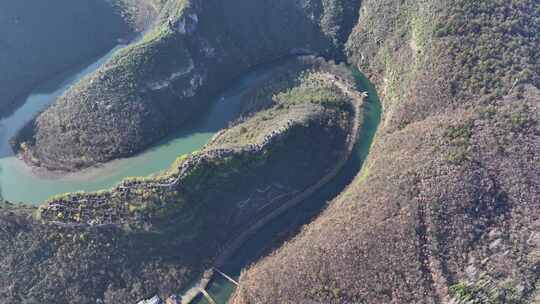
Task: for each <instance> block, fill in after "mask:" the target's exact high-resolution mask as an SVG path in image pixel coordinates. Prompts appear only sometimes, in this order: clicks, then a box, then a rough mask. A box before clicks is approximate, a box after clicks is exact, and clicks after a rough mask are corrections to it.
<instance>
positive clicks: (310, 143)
mask: <svg viewBox="0 0 540 304" xmlns="http://www.w3.org/2000/svg"><path fill="white" fill-rule="evenodd" d="M61 2H64V1H59V2H58V3H61ZM21 3H24V2H21ZM77 3H78V4H80V5H83V4H84V5H86V4H88V6H87V7H86V8H87V9H82V12H81V11H79V10H78V9H80V7H77V5H76V4H77ZM98 3H101V2H92V4H89V2H86V1H84V0H80V1H79V2H76V1H70V2H69V3H67V2H66V3H64V4H65V5H66V9H65V10H64V11H61V10H59V12H61V13H62V14H60V15H59V16H60V17H59V18H57V19H59V20H58V22H59V23H61V25H58V24H56V23H51V27H50V28H48V27H44V32H46V33H49V32H50V31H55V30H56V29H57V28H58V27H66V28H68V30H67V34H66V33H64V34H65V35H66V36H65V37H68V38H62V39H64V40H62V39H60V40H62V43H58V45H60V46H62V47H58V45H57V46H54V43H50V44H52V46H51V45H47V48H49V47H50V50H49V51H46V52H42V54H37V52H32V54H31V55H32V56H35V58H34V59H35V61H32V64H29V65H28V66H26V65H23V64H21V65H20V67H21V69H20V71H15V72H14V73H13V74H1V75H0V94H2V90H5V91H6V96H9V94H12V95H13V96H15V95H17V94H20V93H19V91H20V92H24V91H25V90H27V89H28V87H27V86H28V85H31V84H30V82H27V79H26V78H25V77H26V76H27V75H28V74H27V73H28V71H33V70H34V69H35V71H36V75H38V74H39V75H41V76H39V77H46V76H49V74H48V72H47V73H43V74H40V73H41V72H40V71H41V70H40V69H42V68H43V66H44V65H47V66H46V69H47V71H49V72H51V71H52V70H55V69H56V68H59V66H58V65H57V64H59V65H62V64H63V63H64V60H62V58H61V54H62V50H64V48H63V47H64V46H65V45H68V46H71V43H73V41H79V42H80V43H79V44H77V45H76V46H73V49H71V51H73V54H69V56H73V58H71V57H69V56H68V57H69V59H70V60H68V57H66V58H65V61H66V62H68V61H69V62H70V64H76V61H77V62H78V61H79V60H83V59H84V58H90V57H91V55H90V54H89V53H86V52H90V51H92V52H93V51H96V52H97V53H99V52H100V51H99V50H98V47H99V48H103V49H107V48H109V47H111V46H113V45H114V44H115V41H116V39H117V38H119V37H124V36H125V34H126V33H134V32H140V31H141V30H142V29H146V31H145V32H144V35H142V36H141V37H140V38H139V39H137V40H136V41H134V42H133V43H130V44H129V45H128V46H126V47H125V48H123V49H121V50H120V51H118V52H116V53H115V54H114V55H113V57H112V58H111V59H110V60H109V61H107V62H106V63H105V64H104V65H103V66H101V67H100V68H99V69H98V70H96V71H95V72H93V73H91V74H89V75H87V76H86V77H84V78H83V79H82V80H81V81H79V82H78V83H77V84H75V85H74V86H72V87H70V88H69V89H68V90H67V91H66V92H64V94H63V95H62V96H60V97H59V98H58V99H57V100H56V101H55V102H54V103H53V104H52V105H51V106H50V107H49V108H47V109H46V110H45V111H44V112H43V113H41V114H39V115H38V116H37V117H36V118H35V119H34V121H32V122H31V123H30V124H28V126H27V128H25V129H24V130H23V132H21V133H20V134H19V136H18V137H17V138H16V140H15V141H14V144H15V147H16V148H17V149H18V150H19V152H20V154H19V155H21V156H22V157H24V159H25V160H26V161H27V162H28V163H31V164H32V165H37V166H42V167H45V168H49V169H61V170H66V171H76V170H78V169H81V168H86V167H89V166H93V165H96V164H100V163H104V162H107V161H110V160H112V159H115V158H119V157H125V156H130V155H133V154H135V153H137V152H139V151H141V150H143V149H145V148H147V147H151V146H152V145H154V144H156V143H157V142H158V141H159V140H160V139H162V138H164V137H166V136H167V135H168V134H170V133H171V132H173V131H174V130H178V129H182V128H183V127H184V126H185V124H186V123H187V122H189V121H190V120H191V119H194V118H196V117H199V116H201V113H203V112H204V111H205V110H207V109H208V107H209V104H210V100H212V97H215V96H216V95H217V94H218V93H219V92H220V91H222V89H224V88H225V87H227V86H229V84H230V83H231V82H233V80H234V79H235V78H237V77H238V76H239V75H241V74H242V73H245V72H247V71H250V70H252V69H253V68H254V67H255V66H260V65H264V64H270V63H274V62H276V61H275V60H276V59H278V58H282V57H287V56H292V55H298V54H303V53H316V54H319V55H323V56H325V57H326V58H327V59H337V60H344V61H345V62H348V63H349V64H350V65H352V66H353V67H355V68H357V69H358V70H359V71H361V72H363V73H364V74H365V75H366V76H368V78H369V79H370V80H372V81H373V83H374V84H375V85H376V87H377V89H378V92H379V94H380V97H381V101H382V106H383V113H382V119H381V122H380V125H379V127H378V129H377V133H376V136H375V139H374V140H373V142H372V144H371V145H369V144H368V150H369V157H368V158H367V160H366V162H365V163H364V164H363V167H362V169H361V171H360V172H357V175H356V177H355V178H354V180H353V181H352V182H351V184H350V185H349V186H348V187H347V188H346V189H345V190H344V191H343V192H342V193H341V194H340V195H339V196H337V197H336V198H335V199H333V200H332V201H331V202H329V203H328V205H327V206H326V208H324V210H323V211H321V212H320V214H317V215H316V217H315V218H314V219H313V221H312V222H311V223H309V224H308V225H306V226H305V227H303V228H302V229H301V231H300V232H299V233H298V234H297V235H295V236H292V238H291V239H290V240H288V241H286V242H285V243H284V244H283V245H281V246H280V247H279V248H277V249H276V250H275V251H274V252H272V253H269V254H268V255H266V256H265V257H263V258H261V259H260V260H259V261H257V262H256V263H255V264H253V265H251V266H249V267H248V268H246V269H245V270H244V271H243V273H242V275H241V277H240V279H239V286H238V288H237V290H236V292H235V294H234V295H233V297H232V298H231V299H230V303H234V304H247V303H252V304H254V303H257V304H258V303H265V304H266V303H279V304H281V303H452V304H461V303H475V304H476V303H478V304H481V303H482V304H483V303H490V304H492V303H493V304H499V303H500V304H502V303H514V304H516V303H518V304H522V303H523V304H524V303H537V302H538V301H539V300H540V293H539V292H538V291H537V289H538V287H539V282H538V279H539V276H540V271H539V267H540V265H539V263H540V211H539V210H540V206H539V205H540V153H539V152H540V125H539V119H540V111H539V107H540V58H539V56H540V55H539V52H538V49H539V47H540V35H539V34H538V33H540V17H539V16H540V5H539V4H538V1H536V0H509V1H502V0H478V1H473V0H433V1H428V0H400V1H395V0H363V1H357V0H294V1H292V0H275V1H263V0H230V1H221V0H220V1H218V0H207V1H205V0H153V1H151V0H122V1H118V2H117V1H112V2H111V1H104V2H103V3H104V4H103V7H101V6H99V5H101V4H98ZM2 5H6V6H5V7H6V8H7V7H8V6H9V5H15V4H0V25H1V24H2V22H7V21H6V20H8V21H9V22H11V23H13V22H19V21H21V22H22V19H20V20H19V19H18V17H16V16H17V14H13V15H11V16H10V17H9V18H7V19H6V18H4V16H5V14H4V15H2V13H3V12H9V10H2ZM72 5H74V6H72ZM94 5H97V6H99V8H100V9H102V10H101V11H100V10H98V11H95V10H93V8H95V7H94ZM13 7H16V6H13ZM18 7H19V9H21V7H26V8H27V6H24V5H23V6H18ZM34 8H39V6H35V7H34ZM91 8H92V9H91ZM40 10H41V11H43V12H45V11H46V8H42V9H40ZM75 11H76V12H77V13H76V14H75V13H73V12H75ZM64 13H66V14H67V15H70V14H71V15H73V14H75V16H80V19H81V20H88V22H89V23H88V24H86V25H88V27H81V28H78V27H77V28H69V26H67V25H65V24H64V23H63V22H67V21H70V20H71V19H69V18H68V17H65V16H64V15H63V14H64ZM79 13H80V14H81V15H78V14H79ZM33 14H37V15H39V12H33ZM88 14H98V15H99V16H102V15H100V14H103V16H105V17H103V18H105V19H103V20H109V19H108V18H110V22H111V24H115V26H113V27H111V28H109V29H108V31H103V32H102V30H103V28H102V27H101V25H97V24H96V22H97V21H99V20H98V19H93V18H91V17H88V16H87V15H88ZM14 16H15V17H14ZM94 16H95V15H94ZM83 17H84V18H83ZM85 18H87V19H85ZM18 20H19V21H18ZM36 20H37V19H36ZM11 23H10V24H11ZM68 23H69V22H68ZM103 23H104V24H105V23H106V22H103ZM6 24H8V23H6ZM13 24H15V23H13ZM25 24H26V25H31V24H32V23H25ZM26 25H25V26H26ZM33 27H35V26H30V27H28V28H25V29H24V30H25V33H26V34H27V33H29V32H33V31H34V30H33ZM11 28H16V27H11ZM71 30H73V31H71ZM0 31H2V29H0ZM8 34H9V33H7V34H6V35H7V36H5V37H10V39H11V38H13V37H15V38H16V36H13V37H12V36H10V35H8ZM79 35H86V36H88V37H91V36H92V37H93V35H96V36H99V39H97V38H96V39H97V40H96V41H98V42H99V43H96V44H95V45H92V47H91V48H87V47H85V46H87V43H89V42H90V39H88V40H87V39H85V38H81V37H79ZM101 35H103V36H101ZM60 36H62V35H60ZM73 36H76V37H75V38H74V37H73ZM21 37H22V38H20V39H21V40H20V41H18V42H20V45H19V47H20V46H23V45H25V44H24V43H22V42H24V41H26V39H29V38H28V37H29V36H28V35H21ZM62 37H64V36H62ZM15 38H13V39H14V41H16V40H17V39H15ZM86 38H87V37H86ZM94 38H95V37H94ZM73 39H75V40H73ZM77 39H81V40H77ZM23 40H24V41H23ZM21 41H22V42H21ZM28 41H29V42H27V43H29V44H28V45H33V44H34V43H36V44H41V43H44V42H43V41H41V40H39V41H33V40H31V39H30V40H28ZM2 42H3V40H2V37H0V64H2V67H3V66H4V63H6V64H8V65H6V66H9V67H10V68H11V69H13V70H16V69H17V65H16V64H14V63H15V62H18V60H19V57H18V56H19V53H21V54H22V51H17V52H11V51H10V52H3V53H2V50H8V48H3V49H2V46H3V45H2ZM25 43H26V42H25ZM4 44H5V43H4ZM12 45H15V44H14V43H12V42H10V43H9V46H10V47H11V46H12ZM4 46H5V45H4ZM79 47H82V48H83V49H84V50H80V49H79ZM94 47H95V48H94ZM21 49H22V50H23V51H25V50H24V48H21ZM28 50H30V49H28ZM58 50H60V51H58ZM55 51H57V52H58V54H54V56H53V57H51V58H53V59H54V60H52V59H50V62H46V61H47V60H46V59H44V58H47V57H43V56H42V55H46V54H50V53H54V52H55ZM6 54H7V55H6ZM36 54H37V55H36ZM57 56H58V57H57ZM293 57H295V56H293ZM34 59H33V60H34ZM71 60H73V61H71ZM297 60H299V61H297ZM303 60H304V59H300V58H295V59H292V61H293V64H292V65H291V66H289V65H285V66H284V69H281V70H279V69H278V71H277V72H276V73H277V74H276V75H274V76H276V77H272V78H270V79H266V80H265V81H261V82H255V83H254V84H253V88H252V91H251V92H249V93H248V94H244V95H242V96H241V97H242V102H246V104H245V105H244V106H245V107H243V112H242V115H241V117H238V119H236V120H235V121H231V122H230V125H229V126H228V127H227V128H225V129H223V130H221V131H220V132H218V133H217V135H216V136H215V137H214V138H213V139H212V140H210V142H209V143H208V144H207V145H206V146H204V148H202V150H201V151H195V152H193V153H191V154H189V155H182V156H179V158H178V159H177V161H176V162H175V163H174V164H172V165H171V167H170V168H169V170H167V171H165V172H160V173H157V174H155V175H153V176H150V177H146V178H142V177H139V178H131V179H126V180H125V181H123V182H122V183H120V184H119V185H117V186H116V187H114V188H113V189H110V190H103V191H98V192H92V193H84V192H82V193H68V194H65V195H58V196H56V197H52V198H51V199H50V200H49V201H47V202H44V204H43V205H42V206H40V207H34V206H26V205H20V204H17V205H14V204H11V203H2V204H0V303H2V301H4V302H5V303H43V302H47V303H115V304H116V303H137V302H138V301H141V300H143V299H146V298H150V297H152V296H154V295H158V296H159V297H161V298H162V299H168V300H169V302H171V303H175V302H174V301H176V300H174V298H172V297H171V298H169V296H170V295H172V294H174V295H178V294H180V293H181V292H182V290H184V289H185V288H188V287H190V286H191V285H192V283H193V281H194V280H197V279H198V278H200V276H201V273H203V271H204V270H205V269H208V268H209V267H211V266H212V265H213V261H214V259H215V258H216V256H218V255H219V254H220V253H221V252H222V251H223V248H224V246H226V244H227V243H228V242H230V241H231V237H233V236H234V235H236V234H237V233H238V230H242V229H249V226H250V224H253V222H254V221H256V220H257V219H259V218H260V217H262V216H264V215H265V214H268V213H271V212H272V211H274V210H276V209H278V208H280V207H281V206H282V205H283V204H286V203H287V202H288V201H290V200H294V198H295V197H297V195H298V194H299V193H302V191H305V190H306V189H309V188H310V186H312V185H317V184H318V183H319V182H320V181H321V180H323V179H324V177H325V176H327V174H328V172H332V171H333V170H334V169H336V168H334V166H336V164H339V163H340V161H342V160H343V157H344V155H347V153H344V152H347V151H348V147H349V146H350V143H351V140H354V139H353V138H352V137H355V136H353V134H356V132H355V129H356V128H355V126H354V125H355V124H354V123H353V121H355V119H354V118H356V120H358V117H359V115H360V116H362V115H363V114H364V113H361V111H360V112H358V111H354V107H351V105H353V100H352V99H351V98H350V94H347V93H348V90H350V88H355V84H354V81H353V79H354V77H352V76H351V71H349V70H348V69H344V67H343V66H342V65H341V66H338V65H335V64H334V63H327V62H325V61H324V60H320V59H314V58H309V59H305V60H306V61H303ZM11 61H13V63H12V62H11ZM83 61H84V60H83ZM44 62H46V63H44ZM299 62H300V64H299ZM48 64H51V65H50V66H48ZM298 64H299V66H298ZM53 66H54V68H53ZM62 68H63V67H62ZM59 69H60V68H59ZM286 71H288V72H286ZM1 72H2V71H0V73H1ZM19 72H20V74H18V73H19ZM25 73H26V74H25ZM54 73H56V72H54ZM10 75H15V76H16V75H18V76H17V77H19V78H16V80H14V79H15V76H13V78H10V77H11V76H10ZM51 75H52V74H51ZM2 77H4V78H2ZM4 80H5V81H7V82H2V81H4ZM35 80H36V81H37V80H38V79H37V78H36V79H35ZM4 83H6V85H4ZM12 83H14V85H11V84H12ZM10 86H12V87H10ZM344 87H345V88H347V89H343V88H344ZM355 89H357V88H355ZM351 90H352V89H351ZM14 92H15V93H14ZM355 94H358V96H361V95H360V92H357V91H355ZM370 94H371V93H370ZM2 104H3V103H2ZM362 109H363V108H362ZM362 111H363V110H362ZM361 118H365V117H363V116H362V117H361ZM359 120H360V122H359V123H360V124H361V125H362V124H365V123H366V122H365V121H364V120H363V119H359ZM359 140H360V141H362V140H369V142H368V143H371V138H365V137H362V136H359ZM369 146H371V147H370V148H369ZM349 152H350V151H349ZM366 153H367V152H366ZM29 191H31V189H30V190H29ZM289 199H290V200H289ZM310 199H311V198H308V199H307V200H306V201H305V203H306V204H309V203H310V202H311V201H310ZM282 232H283V233H284V234H285V235H286V234H287V233H291V234H293V233H294V232H295V231H294V229H293V231H282ZM279 237H280V236H278V238H279ZM263 247H264V246H263Z"/></svg>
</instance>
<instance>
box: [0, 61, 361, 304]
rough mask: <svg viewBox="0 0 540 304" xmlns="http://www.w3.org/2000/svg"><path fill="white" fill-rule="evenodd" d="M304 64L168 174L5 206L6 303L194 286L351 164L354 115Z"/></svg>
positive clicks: (93, 298) (263, 90) (1, 230)
mask: <svg viewBox="0 0 540 304" xmlns="http://www.w3.org/2000/svg"><path fill="white" fill-rule="evenodd" d="M304 66H305V65H304V63H301V64H300V65H299V67H298V69H296V70H294V69H292V70H286V74H285V75H281V76H280V75H275V78H273V79H269V80H268V81H267V82H266V83H264V84H261V85H260V87H259V93H255V94H250V95H246V96H245V102H246V104H247V103H249V104H252V105H253V104H260V105H261V106H260V107H258V108H259V110H258V111H257V112H253V111H246V112H245V113H244V117H243V118H242V119H240V120H238V121H237V122H235V123H234V124H233V125H231V127H230V128H228V129H226V130H224V131H222V132H219V133H218V134H217V135H216V136H215V138H214V139H213V140H212V141H211V142H210V143H209V144H208V145H207V146H205V147H204V149H203V150H202V151H198V152H194V153H193V154H191V155H184V156H181V157H179V158H178V160H177V162H176V163H175V164H173V165H172V166H171V168H170V170H168V171H166V172H162V173H161V174H159V175H155V176H151V177H147V178H133V179H128V180H125V181H124V182H122V183H121V184H119V185H118V186H116V187H115V188H113V189H111V190H106V191H100V192H96V193H72V194H66V195H60V196H58V197H54V198H51V199H50V201H48V202H47V203H46V204H44V205H42V206H41V207H39V208H37V209H36V208H27V207H24V206H15V205H10V204H3V205H2V206H1V207H0V244H1V245H2V246H0V260H1V262H0V298H2V299H3V300H5V301H6V302H7V303H16V302H22V303H38V302H39V303H41V302H47V303H96V302H97V303H111V304H112V303H114V304H118V303H135V302H136V301H139V300H141V299H144V298H148V297H150V296H153V295H155V294H158V295H160V296H162V297H163V298H165V297H167V296H169V295H171V294H176V293H178V292H180V291H181V290H182V288H185V287H187V286H188V284H189V283H190V282H191V281H192V280H193V279H194V278H196V276H198V275H200V274H201V273H202V271H203V269H205V268H207V267H209V265H210V264H211V263H212V260H213V259H214V258H215V257H216V256H218V255H219V254H220V253H221V251H222V250H223V248H224V247H226V246H227V244H228V242H229V241H231V239H233V238H234V237H235V236H236V235H238V234H240V233H241V232H242V231H243V230H244V229H246V228H249V227H250V226H251V225H252V224H254V223H256V222H257V221H258V220H259V219H260V218H262V217H264V216H265V215H267V214H268V213H271V212H272V211H273V210H275V209H276V208H278V207H280V206H282V205H283V204H286V203H287V202H289V201H290V200H292V199H294V198H295V197H296V196H297V195H300V194H301V193H302V192H303V191H306V189H308V188H310V187H311V186H312V185H315V184H317V183H319V182H320V180H321V179H323V178H324V177H325V176H326V175H327V174H329V172H332V171H333V170H335V168H334V167H335V166H337V164H339V163H341V162H342V160H343V159H346V158H347V157H348V155H349V154H350V150H349V149H350V147H352V146H353V144H354V137H355V136H354V134H356V131H355V130H356V127H358V124H359V123H361V122H362V121H361V120H362V117H363V115H362V113H361V111H359V110H358V109H357V108H356V107H357V106H358V105H357V104H355V106H356V107H355V108H353V107H352V103H353V101H352V100H351V99H350V97H349V96H348V95H347V94H346V93H345V92H344V91H343V89H341V88H340V87H339V86H337V85H335V84H334V83H333V82H331V81H329V80H327V78H325V77H327V75H328V71H326V70H324V69H323V70H319V68H317V67H316V66H313V67H314V68H317V69H316V70H312V69H308V70H306V69H305V68H304ZM308 66H311V65H310V64H308ZM342 71H343V72H345V71H346V70H342ZM345 73H349V72H348V71H347V72H345ZM342 79H343V80H342V81H347V80H346V79H347V77H344V78H342ZM276 83H281V85H279V86H274V84H276ZM268 99H270V102H268ZM263 104H264V106H263Z"/></svg>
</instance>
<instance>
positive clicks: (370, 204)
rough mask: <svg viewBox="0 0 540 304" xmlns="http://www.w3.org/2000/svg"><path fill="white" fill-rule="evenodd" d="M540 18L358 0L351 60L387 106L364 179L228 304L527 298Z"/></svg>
mask: <svg viewBox="0 0 540 304" xmlns="http://www.w3.org/2000/svg"><path fill="white" fill-rule="evenodd" d="M539 13H540V6H539V5H538V3H537V2H535V1H362V5H361V8H360V16H359V22H358V24H357V26H356V27H355V29H354V31H353V33H352V34H351V36H350V38H349V41H348V42H347V50H348V55H349V58H350V61H351V63H353V64H355V65H356V66H358V67H359V68H360V69H361V70H362V71H365V72H367V73H368V74H369V75H370V76H371V78H372V79H373V80H375V81H376V85H377V87H378V89H379V93H380V94H381V95H382V102H383V106H384V113H383V122H382V123H381V128H380V129H379V132H378V134H377V138H376V140H375V143H374V145H373V147H372V150H371V152H370V157H369V158H368V161H367V164H366V165H365V166H364V169H363V174H360V175H359V176H357V178H356V180H355V181H354V182H353V183H352V184H351V185H350V186H349V188H348V189H347V190H346V191H344V192H343V193H342V194H341V195H340V197H339V198H337V199H336V200H335V201H333V202H332V203H331V204H330V207H329V208H328V209H327V210H326V211H324V212H323V213H322V214H321V215H320V216H319V217H318V218H317V220H315V221H314V222H313V223H312V224H310V225H308V226H307V227H305V229H303V231H302V232H301V233H300V235H299V236H297V237H295V238H293V239H292V240H290V242H288V243H287V244H286V245H284V246H283V247H282V248H280V249H278V250H277V251H276V252H274V253H273V254H271V255H270V256H269V257H267V258H265V259H263V260H262V261H260V262H259V263H257V264H256V265H254V266H253V267H251V268H250V269H249V270H247V271H246V272H245V273H244V274H243V275H242V277H241V280H240V288H239V289H238V291H237V294H236V297H235V298H234V300H232V302H233V303H235V304H236V303H445V302H448V301H450V302H452V303H529V302H534V301H535V300H534V299H535V297H536V296H535V290H536V287H537V284H538V283H537V282H538V275H539V273H538V263H539V262H540V260H539V256H540V255H539V253H540V238H539V236H540V234H539V229H540V227H539V212H538V208H539V205H538V204H539V202H540V184H539V182H540V175H539V172H540V167H539V164H540V162H539V159H540V155H539V147H540V146H539V144H540V129H539V125H538V119H539V113H540V111H539V106H540V105H539V102H540V91H539V85H540V82H539V80H540V78H539V76H540V74H539V73H540V70H539V67H540V65H539V64H540V62H539V53H538V51H537V50H538V47H539V45H540V40H539V39H540V37H539V35H538V33H539V29H540V28H539V27H540V19H539V17H538V16H540V14H539ZM536 299H537V298H536ZM536 301H537V300H536Z"/></svg>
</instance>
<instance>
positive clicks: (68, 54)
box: [0, 0, 132, 116]
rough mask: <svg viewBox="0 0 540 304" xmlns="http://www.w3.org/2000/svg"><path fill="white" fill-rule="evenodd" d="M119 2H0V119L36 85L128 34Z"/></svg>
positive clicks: (99, 51)
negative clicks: (0, 68)
mask: <svg viewBox="0 0 540 304" xmlns="http://www.w3.org/2000/svg"><path fill="white" fill-rule="evenodd" d="M118 2H119V1H116V2H115V1H106V0H98V1H89V0H83V1H69V0H58V1H52V2H51V1H48V2H45V1H2V3H0V66H1V67H2V70H1V72H0V116H4V115H7V114H9V112H10V110H13V109H15V108H16V107H17V106H18V105H20V102H21V101H23V100H24V95H25V94H28V93H29V91H30V90H31V89H32V88H33V86H35V85H37V84H38V83H39V82H41V81H43V80H45V79H47V78H48V77H51V76H54V75H55V74H58V73H60V72H63V71H65V70H67V69H69V68H72V67H73V66H76V65H79V64H85V63H87V62H88V61H90V60H92V59H93V58H95V57H96V56H98V55H99V54H103V53H105V52H106V51H107V50H109V49H111V48H112V47H113V46H114V45H116V44H117V39H118V38H122V37H125V36H126V35H128V34H129V33H130V32H132V27H131V25H130V22H129V20H127V19H126V18H124V16H122V15H121V12H122V11H123V10H122V8H121V7H120V6H119V3H118ZM19 100H20V101H19Z"/></svg>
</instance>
